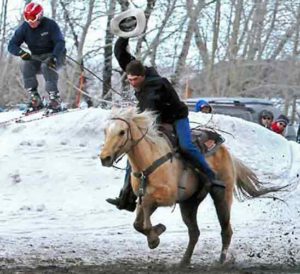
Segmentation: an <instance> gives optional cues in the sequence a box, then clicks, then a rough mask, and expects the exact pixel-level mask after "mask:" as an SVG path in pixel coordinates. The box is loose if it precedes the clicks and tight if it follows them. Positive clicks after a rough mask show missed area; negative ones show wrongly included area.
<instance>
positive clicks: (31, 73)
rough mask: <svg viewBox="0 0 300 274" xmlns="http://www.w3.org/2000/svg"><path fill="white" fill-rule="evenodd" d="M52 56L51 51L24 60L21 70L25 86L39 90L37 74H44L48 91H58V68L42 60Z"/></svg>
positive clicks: (27, 88)
mask: <svg viewBox="0 0 300 274" xmlns="http://www.w3.org/2000/svg"><path fill="white" fill-rule="evenodd" d="M51 56H52V54H50V53H49V54H41V55H33V56H32V59H31V60H28V61H23V63H22V67H21V71H22V75H23V81H24V87H25V89H26V90H29V89H31V90H37V88H38V81H37V74H42V75H43V77H44V79H45V83H46V85H45V89H46V91H47V92H48V93H49V92H50V91H54V92H58V88H57V82H58V73H57V72H56V70H54V69H52V68H49V67H48V66H47V64H46V63H43V62H42V61H45V60H46V59H47V58H49V57H51ZM39 60H41V61H39Z"/></svg>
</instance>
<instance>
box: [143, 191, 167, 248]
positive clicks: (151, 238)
mask: <svg viewBox="0 0 300 274" xmlns="http://www.w3.org/2000/svg"><path fill="white" fill-rule="evenodd" d="M141 206H142V209H143V215H144V221H143V228H144V232H145V234H146V235H147V240H148V246H149V248H151V249H154V248H156V247H157V246H158V245H159V242H160V240H159V235H160V234H162V233H163V232H164V231H165V230H166V227H165V226H164V225H163V224H158V225H156V226H152V223H151V220H150V217H151V215H152V213H153V212H154V211H155V210H156V208H157V206H156V205H155V203H154V202H153V201H152V200H151V198H150V197H149V196H145V197H143V201H142V205H141Z"/></svg>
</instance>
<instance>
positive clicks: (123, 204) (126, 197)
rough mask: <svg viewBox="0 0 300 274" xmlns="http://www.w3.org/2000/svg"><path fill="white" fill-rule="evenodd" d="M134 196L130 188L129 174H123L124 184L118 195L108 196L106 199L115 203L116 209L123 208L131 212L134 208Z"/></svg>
mask: <svg viewBox="0 0 300 274" xmlns="http://www.w3.org/2000/svg"><path fill="white" fill-rule="evenodd" d="M136 198H137V197H136V196H135V194H134V192H133V190H132V187H131V183H130V176H125V181H124V186H123V188H122V190H121V191H120V194H119V197H116V198H114V199H113V198H108V199H106V201H107V202H108V203H110V204H112V205H115V206H116V207H117V208H118V209H125V210H128V211H131V212H133V211H134V210H135V208H136Z"/></svg>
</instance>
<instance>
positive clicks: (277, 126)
mask: <svg viewBox="0 0 300 274" xmlns="http://www.w3.org/2000/svg"><path fill="white" fill-rule="evenodd" d="M288 124H289V119H288V118H287V117H286V116H285V115H283V114H281V115H279V116H278V118H277V119H276V120H275V121H274V122H273V123H272V125H271V129H272V130H273V131H274V132H276V133H278V134H281V135H282V136H284V130H285V128H286V126H287V125H288Z"/></svg>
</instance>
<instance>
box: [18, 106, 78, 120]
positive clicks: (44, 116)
mask: <svg viewBox="0 0 300 274" xmlns="http://www.w3.org/2000/svg"><path fill="white" fill-rule="evenodd" d="M79 110H82V109H80V108H75V109H65V110H62V111H59V112H53V113H44V114H43V115H42V116H39V117H34V118H31V119H30V118H29V119H24V118H26V117H22V118H20V119H18V120H16V121H15V122H16V123H30V122H34V121H38V120H43V119H46V118H50V117H54V116H59V115H62V114H66V113H71V112H74V111H79Z"/></svg>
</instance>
